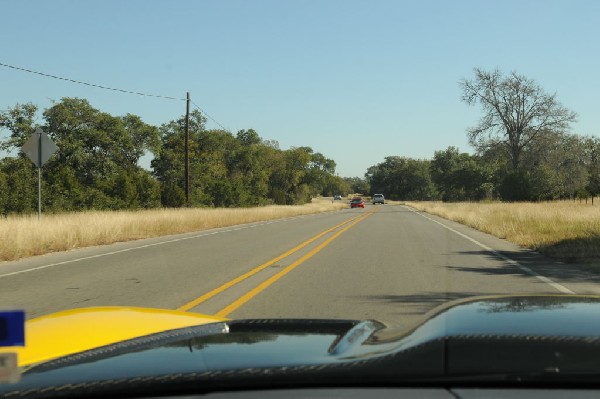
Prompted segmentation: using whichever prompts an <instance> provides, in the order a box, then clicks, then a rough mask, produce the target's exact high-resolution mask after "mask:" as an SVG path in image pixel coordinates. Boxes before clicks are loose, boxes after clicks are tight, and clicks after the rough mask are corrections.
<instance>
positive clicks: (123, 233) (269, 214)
mask: <svg viewBox="0 0 600 399" xmlns="http://www.w3.org/2000/svg"><path fill="white" fill-rule="evenodd" d="M346 206H347V204H342V203H340V202H339V201H336V202H335V203H334V202H333V201H332V200H331V199H325V198H323V199H313V202H312V203H310V204H306V205H302V206H280V205H273V206H265V207H258V208H219V209H210V208H194V209H156V210H143V211H118V212H100V211H92V212H78V213H69V214H56V215H42V218H41V220H38V219H37V215H31V216H10V217H8V218H4V219H0V261H8V260H16V259H21V258H25V257H29V256H34V255H42V254H46V253H49V252H57V251H66V250H70V249H74V248H82V247H88V246H94V245H103V244H111V243H114V242H120V241H129V240H135V239H140V238H149V237H158V236H163V235H168V234H177V233H185V232H192V231H198V230H206V229H212V228H216V227H226V226H233V225H237V224H244V223H253V222H258V221H264V220H273V219H281V218H287V217H293V216H299V215H306V214H311V213H320V212H327V211H333V210H338V209H342V208H345V207H346Z"/></svg>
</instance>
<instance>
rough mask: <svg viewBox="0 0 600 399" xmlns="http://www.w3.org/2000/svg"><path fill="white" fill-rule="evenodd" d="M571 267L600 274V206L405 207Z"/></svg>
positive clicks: (558, 203)
mask: <svg viewBox="0 0 600 399" xmlns="http://www.w3.org/2000/svg"><path fill="white" fill-rule="evenodd" d="M405 204H406V205H408V206H411V207H413V208H416V209H418V210H421V211H425V212H427V213H431V214H434V215H437V216H441V217H443V218H446V219H450V220H454V221H456V222H459V223H462V224H465V225H468V226H471V227H473V228H476V229H477V230H480V231H483V232H486V233H489V234H492V235H494V236H496V237H500V238H504V239H506V240H508V241H510V242H512V243H514V244H517V245H520V246H522V247H526V248H531V249H534V250H536V251H539V252H541V253H543V254H545V255H547V256H550V257H552V258H555V259H559V260H562V261H564V262H568V263H582V264H587V265H592V266H594V269H597V270H600V206H599V205H597V204H596V205H593V206H592V205H591V204H584V203H579V202H575V201H556V202H545V203H442V202H405Z"/></svg>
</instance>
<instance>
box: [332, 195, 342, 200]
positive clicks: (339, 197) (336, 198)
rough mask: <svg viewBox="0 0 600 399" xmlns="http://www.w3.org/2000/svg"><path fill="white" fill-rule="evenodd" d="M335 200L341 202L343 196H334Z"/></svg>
mask: <svg viewBox="0 0 600 399" xmlns="http://www.w3.org/2000/svg"><path fill="white" fill-rule="evenodd" d="M333 199H334V201H341V200H342V196H341V195H334V196H333Z"/></svg>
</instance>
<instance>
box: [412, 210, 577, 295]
mask: <svg viewBox="0 0 600 399" xmlns="http://www.w3.org/2000/svg"><path fill="white" fill-rule="evenodd" d="M407 208H408V209H409V210H410V211H412V212H414V213H416V214H417V215H419V216H422V217H424V218H425V219H427V220H431V221H432V222H434V223H437V224H439V225H440V226H442V227H443V228H445V229H448V230H450V231H451V232H453V233H456V234H458V235H459V236H461V237H463V238H465V239H467V240H469V241H471V242H472V243H473V244H475V245H477V246H479V247H481V248H483V249H485V250H486V251H488V252H490V253H492V254H493V255H495V256H497V257H498V258H500V259H502V260H505V261H506V262H508V263H510V264H511V265H513V266H515V267H517V268H519V269H521V270H522V271H524V272H525V273H527V274H529V275H531V276H533V277H535V278H537V279H538V280H540V281H543V282H544V283H546V284H548V285H551V286H552V287H554V288H555V289H556V290H558V291H560V292H562V293H564V294H575V292H573V291H571V290H570V289H568V288H567V287H565V286H564V285H561V284H558V283H556V282H554V281H552V280H550V279H549V278H548V277H545V276H542V275H541V274H539V273H536V272H534V271H533V270H531V269H530V268H528V267H527V266H523V265H522V264H520V263H519V262H517V261H516V260H513V259H510V258H509V257H508V256H506V255H503V254H501V253H500V252H498V251H496V250H494V249H492V248H490V247H488V246H487V245H485V244H483V243H480V242H479V241H477V240H476V239H474V238H471V237H469V236H468V235H466V234H463V233H461V232H460V231H457V230H455V229H453V228H452V227H450V226H446V225H445V224H444V223H441V222H438V221H437V220H435V219H432V218H430V217H429V216H426V215H424V214H423V213H421V212H418V211H416V210H414V209H412V208H410V207H407Z"/></svg>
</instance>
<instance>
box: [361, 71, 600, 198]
mask: <svg viewBox="0 0 600 399" xmlns="http://www.w3.org/2000/svg"><path fill="white" fill-rule="evenodd" d="M474 73H475V77H474V78H473V79H463V80H462V81H461V82H460V88H461V90H462V100H463V101H464V102H465V103H466V104H468V105H479V106H480V107H481V109H482V111H483V115H482V117H481V119H480V120H479V123H478V124H477V125H476V126H474V127H472V128H469V129H468V130H467V135H468V138H469V143H470V144H471V145H472V146H473V147H474V148H475V150H476V152H475V154H474V155H470V154H468V153H461V152H460V151H459V150H458V149H457V148H455V147H448V148H447V149H445V150H441V151H436V152H435V154H434V156H433V158H432V159H429V160H427V159H425V160H424V159H412V158H406V157H400V156H389V157H386V158H385V160H384V161H383V162H381V163H378V164H376V165H373V166H371V167H370V168H369V169H368V170H367V173H366V174H365V182H364V183H365V184H368V185H370V188H369V191H370V192H371V193H382V194H384V195H387V196H388V197H389V198H392V199H402V200H444V201H465V200H471V201H474V200H486V199H500V200H505V201H544V200H556V199H564V198H574V197H579V198H588V197H591V198H592V201H593V198H594V196H597V195H598V194H599V193H600V139H599V138H598V137H584V136H580V135H576V134H571V133H569V132H568V130H569V127H570V124H571V123H572V122H574V121H576V118H577V115H576V114H575V113H574V112H572V111H570V110H569V109H567V108H566V107H564V106H563V105H561V104H560V103H559V102H558V100H557V98H556V94H547V93H546V92H545V91H544V90H543V89H542V88H541V87H540V86H539V85H538V84H537V83H536V82H535V81H533V80H532V79H529V78H527V77H525V76H523V75H519V74H518V73H516V72H511V73H510V74H508V75H507V76H504V75H503V74H502V73H501V72H500V71H498V70H495V71H492V72H488V71H484V70H481V69H478V68H476V69H475V70H474Z"/></svg>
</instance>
